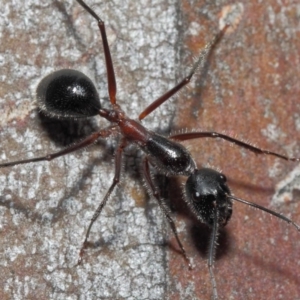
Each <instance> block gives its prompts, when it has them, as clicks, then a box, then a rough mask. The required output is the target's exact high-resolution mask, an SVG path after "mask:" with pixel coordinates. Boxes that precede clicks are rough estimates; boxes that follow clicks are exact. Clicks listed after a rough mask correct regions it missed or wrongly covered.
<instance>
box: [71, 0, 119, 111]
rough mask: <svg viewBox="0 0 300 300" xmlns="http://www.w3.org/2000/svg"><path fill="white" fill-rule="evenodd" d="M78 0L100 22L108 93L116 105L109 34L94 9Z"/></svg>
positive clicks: (114, 78) (112, 102) (115, 88)
mask: <svg viewBox="0 0 300 300" xmlns="http://www.w3.org/2000/svg"><path fill="white" fill-rule="evenodd" d="M76 1H77V2H78V3H79V4H80V5H81V6H82V7H83V8H84V9H85V10H86V11H87V12H88V13H89V14H90V15H91V16H92V17H93V18H94V19H96V21H97V22H98V27H99V30H100V33H101V37H102V45H103V49H104V56H105V62H106V71H107V82H108V93H109V98H110V102H111V104H113V105H114V104H116V93H117V84H116V77H115V72H114V66H113V63H112V59H111V54H110V50H109V45H108V42H107V35H106V30H105V25H104V22H103V21H102V20H101V19H100V17H99V16H98V15H97V14H96V13H95V12H94V10H92V9H91V8H90V7H89V6H88V5H87V4H86V3H85V2H84V1H83V0H76Z"/></svg>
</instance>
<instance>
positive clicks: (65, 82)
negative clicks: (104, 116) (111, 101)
mask: <svg viewBox="0 0 300 300" xmlns="http://www.w3.org/2000/svg"><path fill="white" fill-rule="evenodd" d="M37 101H38V105H39V108H40V109H41V110H42V111H43V112H45V113H46V114H47V115H50V116H53V117H58V118H61V117H63V118H86V117H92V116H95V115H97V114H98V111H99V109H100V108H101V105H100V100H99V96H98V93H97V91H96V88H95V86H94V84H93V82H92V81H91V80H90V79H89V78H88V77H87V76H86V75H84V74H83V73H81V72H79V71H76V70H72V69H63V70H59V71H56V72H53V73H51V74H50V75H48V76H47V77H45V78H44V79H43V80H42V81H41V82H40V84H39V85H38V88H37Z"/></svg>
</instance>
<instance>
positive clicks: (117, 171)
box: [77, 138, 127, 265]
mask: <svg viewBox="0 0 300 300" xmlns="http://www.w3.org/2000/svg"><path fill="white" fill-rule="evenodd" d="M126 146H127V141H126V139H125V138H123V139H122V140H121V143H120V145H119V147H118V148H117V150H116V153H115V176H114V179H113V182H112V184H111V186H110V188H109V189H108V191H107V192H106V195H105V197H104V199H103V200H102V201H101V203H100V204H99V206H98V208H97V209H96V211H95V212H94V214H93V217H92V219H91V221H90V224H89V227H88V229H87V232H86V235H85V239H84V242H83V245H82V247H81V249H80V253H79V259H78V263H77V264H78V265H80V264H81V262H82V257H83V254H84V251H85V249H86V248H87V247H88V238H89V235H90V232H91V229H92V227H93V224H94V222H95V221H96V220H97V218H98V217H99V215H100V213H101V212H102V210H103V208H104V206H105V205H106V203H107V200H108V199H109V197H110V195H111V194H112V192H113V191H114V189H115V187H116V186H117V185H118V183H119V182H120V175H121V167H122V154H123V151H124V149H125V147H126Z"/></svg>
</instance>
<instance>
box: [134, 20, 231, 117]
mask: <svg viewBox="0 0 300 300" xmlns="http://www.w3.org/2000/svg"><path fill="white" fill-rule="evenodd" d="M228 26H229V25H226V26H225V27H224V28H223V29H222V30H220V31H219V32H218V33H217V34H216V35H215V36H214V38H213V39H212V40H211V41H210V42H209V43H208V44H206V45H205V47H204V48H203V49H202V50H201V51H200V54H199V56H198V59H197V60H196V62H195V63H194V65H193V67H192V70H191V71H190V73H189V75H188V76H186V77H185V78H184V79H183V80H182V81H180V82H179V83H178V84H177V85H176V86H175V87H173V88H172V89H170V90H169V91H167V92H166V93H165V94H163V95H162V96H160V97H159V98H158V99H156V100H155V101H153V102H152V103H151V104H150V105H149V106H148V107H146V108H145V109H144V111H142V112H141V113H140V115H139V120H140V121H141V120H142V119H144V118H145V117H146V116H148V115H149V114H150V113H151V112H152V111H154V110H155V109H156V108H158V107H159V106H160V105H162V104H163V103H164V102H165V101H167V100H168V99H169V98H171V97H172V96H173V95H175V94H176V93H177V92H178V91H179V90H181V89H182V88H183V87H184V86H186V85H187V84H188V83H189V82H190V81H191V79H192V77H193V75H194V74H195V73H196V71H197V70H198V69H199V68H200V67H202V66H203V64H204V62H205V61H206V60H207V57H208V56H209V54H210V53H211V51H212V50H213V48H214V47H215V46H216V44H217V43H218V41H219V40H220V38H221V37H222V36H223V35H224V33H225V31H226V29H227V28H228Z"/></svg>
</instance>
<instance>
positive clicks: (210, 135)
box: [170, 131, 300, 161]
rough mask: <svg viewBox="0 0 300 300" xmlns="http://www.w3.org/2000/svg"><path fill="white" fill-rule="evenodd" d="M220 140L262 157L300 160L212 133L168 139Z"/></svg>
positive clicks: (188, 134)
mask: <svg viewBox="0 0 300 300" xmlns="http://www.w3.org/2000/svg"><path fill="white" fill-rule="evenodd" d="M206 137H208V138H220V139H223V140H225V141H227V142H231V143H233V144H235V145H237V146H239V147H242V148H245V149H247V150H249V151H252V152H254V153H255V154H264V155H271V156H275V157H279V158H281V159H284V160H289V161H300V158H297V157H288V156H286V155H282V154H279V153H276V152H273V151H269V150H266V149H261V148H259V147H256V146H253V145H251V144H249V143H246V142H243V141H241V140H238V139H236V138H233V137H231V136H229V135H226V134H223V133H218V132H214V131H203V132H201V131H198V132H197V131H196V132H188V133H180V134H174V135H171V136H170V138H171V139H173V140H176V141H187V140H192V139H198V138H206Z"/></svg>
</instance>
